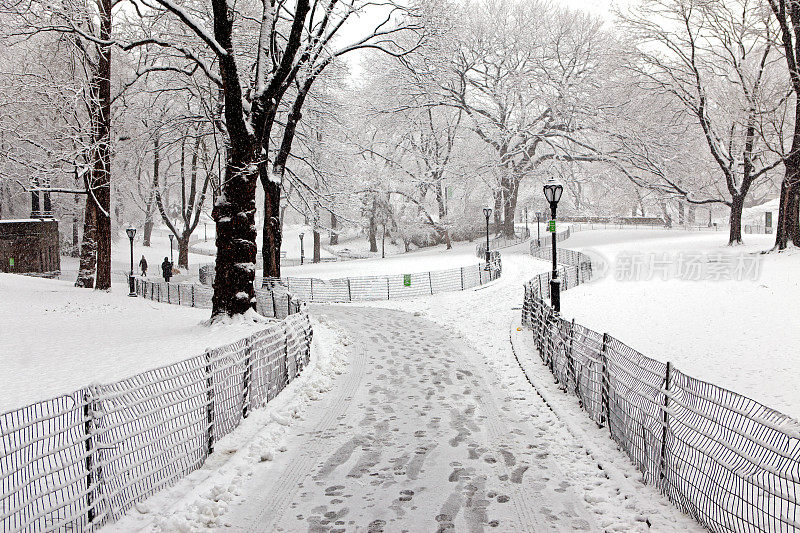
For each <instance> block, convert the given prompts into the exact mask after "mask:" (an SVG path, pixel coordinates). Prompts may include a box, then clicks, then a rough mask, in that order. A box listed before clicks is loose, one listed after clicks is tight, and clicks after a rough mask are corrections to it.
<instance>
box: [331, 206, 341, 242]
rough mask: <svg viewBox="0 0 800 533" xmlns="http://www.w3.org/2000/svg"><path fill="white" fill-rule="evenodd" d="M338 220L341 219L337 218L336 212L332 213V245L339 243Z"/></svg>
mask: <svg viewBox="0 0 800 533" xmlns="http://www.w3.org/2000/svg"><path fill="white" fill-rule="evenodd" d="M338 222H339V221H338V220H337V218H336V214H335V213H331V238H330V244H331V245H334V244H339V232H337V231H336V230H337V229H338Z"/></svg>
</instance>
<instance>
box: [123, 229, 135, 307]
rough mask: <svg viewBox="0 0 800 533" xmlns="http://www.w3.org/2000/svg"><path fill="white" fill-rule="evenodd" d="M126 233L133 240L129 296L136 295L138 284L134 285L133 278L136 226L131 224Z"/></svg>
mask: <svg viewBox="0 0 800 533" xmlns="http://www.w3.org/2000/svg"><path fill="white" fill-rule="evenodd" d="M125 233H127V234H128V238H129V239H130V240H131V273H130V275H129V276H128V288H129V289H130V292H129V293H128V296H133V297H134V298H135V297H136V286H135V285H134V283H135V281H134V279H133V238H134V237H135V236H136V228H134V227H133V226H131V227H130V228H128V229H126V230H125Z"/></svg>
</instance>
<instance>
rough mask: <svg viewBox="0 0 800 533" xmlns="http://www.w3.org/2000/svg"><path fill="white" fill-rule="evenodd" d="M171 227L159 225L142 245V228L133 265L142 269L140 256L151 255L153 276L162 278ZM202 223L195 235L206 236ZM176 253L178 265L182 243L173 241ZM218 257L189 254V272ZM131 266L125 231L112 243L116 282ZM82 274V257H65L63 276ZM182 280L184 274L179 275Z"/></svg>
mask: <svg viewBox="0 0 800 533" xmlns="http://www.w3.org/2000/svg"><path fill="white" fill-rule="evenodd" d="M168 234H169V230H166V229H164V228H155V229H153V233H152V235H151V238H150V246H149V247H144V246H142V232H141V231H138V232H137V233H136V237H135V238H134V240H133V268H134V271H135V272H136V273H137V274H138V273H139V260H140V259H141V258H142V255H144V256H145V259H147V266H148V269H147V272H148V276H149V277H155V278H158V279H161V266H160V265H161V262H162V261H163V260H164V258H165V257H169V256H170V254H169V237H168ZM202 234H203V233H202V227H200V229H198V230H196V231H195V234H194V237H196V236H198V235H199V236H200V237H202ZM213 242H214V241H213V240H209V241H208V244H213ZM172 256H173V259H174V263H175V266H177V265H178V245H177V243H176V244H173V245H172ZM213 261H214V258H213V257H209V256H207V255H203V254H194V253H190V254H189V274H190V275H192V276H195V277H196V276H197V272H198V268H199V266H200V265H204V264H207V263H211V262H213ZM130 268H131V248H130V241H129V240H128V237H127V236H126V235H125V234H124V233H123V234H122V235H121V236H120V237H119V238H117V239H116V240H115V241H114V242H113V243H112V246H111V271H112V274H113V276H112V283H114V284H118V283H121V282H124V279H125V276H127V274H128V271H129V270H130ZM77 277H78V259H77V258H75V257H66V256H62V257H61V277H60V279H62V280H67V281H75V279H76V278H77ZM176 279H177V280H180V277H176Z"/></svg>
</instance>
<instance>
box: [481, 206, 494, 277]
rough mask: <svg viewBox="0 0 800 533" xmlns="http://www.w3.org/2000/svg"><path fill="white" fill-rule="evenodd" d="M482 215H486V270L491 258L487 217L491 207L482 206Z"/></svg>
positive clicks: (490, 214) (489, 214)
mask: <svg viewBox="0 0 800 533" xmlns="http://www.w3.org/2000/svg"><path fill="white" fill-rule="evenodd" d="M483 216H484V217H486V254H485V258H486V270H489V260H490V258H491V252H490V251H489V217H490V216H492V208H491V207H484V208H483Z"/></svg>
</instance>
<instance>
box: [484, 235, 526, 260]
mask: <svg viewBox="0 0 800 533" xmlns="http://www.w3.org/2000/svg"><path fill="white" fill-rule="evenodd" d="M528 239H530V235H528V236H525V235H522V236H518V235H515V236H514V237H513V238H512V237H502V236H501V237H495V238H493V239H490V240H489V249H490V250H500V249H503V248H510V247H511V246H516V245H517V244H522V243H523V242H525V241H527V240H528ZM485 254H486V243H485V242H479V243H478V244H477V245H476V246H475V255H477V256H478V257H483V256H484V255H485Z"/></svg>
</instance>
